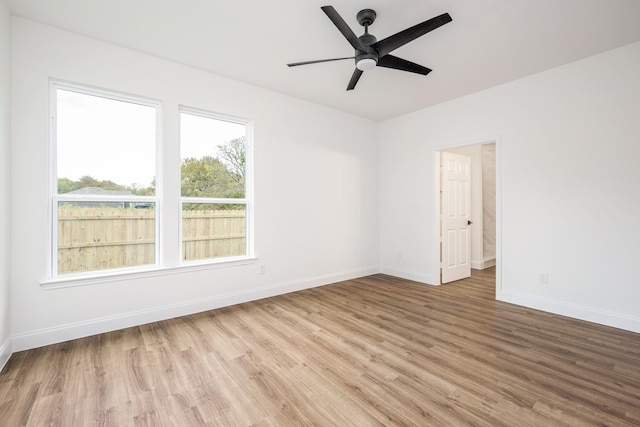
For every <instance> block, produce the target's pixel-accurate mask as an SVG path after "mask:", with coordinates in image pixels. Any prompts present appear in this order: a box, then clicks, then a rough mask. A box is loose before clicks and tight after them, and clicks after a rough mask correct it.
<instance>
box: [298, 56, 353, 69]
mask: <svg viewBox="0 0 640 427" xmlns="http://www.w3.org/2000/svg"><path fill="white" fill-rule="evenodd" d="M354 58H355V56H347V57H344V58H331V59H317V60H315V61H303V62H292V63H291V64H287V66H289V67H297V66H298V65H307V64H318V63H320V62H331V61H342V60H343V59H354Z"/></svg>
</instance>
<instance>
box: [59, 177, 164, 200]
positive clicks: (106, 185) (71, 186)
mask: <svg viewBox="0 0 640 427" xmlns="http://www.w3.org/2000/svg"><path fill="white" fill-rule="evenodd" d="M155 186H156V182H155V180H153V182H152V183H151V185H150V186H148V187H146V188H141V187H134V186H127V185H120V184H116V183H115V182H113V181H109V180H103V181H100V180H97V179H95V178H92V177H91V176H89V175H85V176H83V177H80V179H78V180H77V181H72V180H70V179H69V178H58V194H64V193H69V192H70V191H76V190H80V189H81V188H87V187H97V188H102V189H103V190H112V191H130V192H131V194H134V195H136V196H151V195H153V194H154V193H155Z"/></svg>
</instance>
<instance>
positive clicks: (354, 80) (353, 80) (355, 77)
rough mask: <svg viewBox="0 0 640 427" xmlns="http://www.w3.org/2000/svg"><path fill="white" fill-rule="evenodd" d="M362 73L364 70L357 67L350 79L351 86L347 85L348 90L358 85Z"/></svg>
mask: <svg viewBox="0 0 640 427" xmlns="http://www.w3.org/2000/svg"><path fill="white" fill-rule="evenodd" d="M361 75H362V71H360V70H358V69H357V68H356V69H355V71H354V72H353V75H352V76H351V80H349V86H347V90H353V89H354V88H355V87H356V84H357V83H358V80H360V76H361Z"/></svg>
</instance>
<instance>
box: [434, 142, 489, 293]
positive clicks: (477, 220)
mask: <svg viewBox="0 0 640 427" xmlns="http://www.w3.org/2000/svg"><path fill="white" fill-rule="evenodd" d="M498 145H499V144H498V141H497V138H491V139H486V140H483V141H481V142H476V143H472V144H469V145H464V146H458V147H452V148H442V149H440V150H437V151H436V152H435V158H436V180H435V181H436V191H435V198H436V200H435V203H434V206H435V218H436V224H435V235H436V242H435V251H434V253H435V254H436V255H435V257H436V259H435V260H434V267H435V268H434V270H435V271H436V272H439V274H435V275H434V276H436V278H438V279H439V282H438V283H437V284H443V283H448V282H449V281H453V280H458V279H460V278H462V277H459V274H460V272H461V271H462V272H463V273H462V274H464V269H465V266H464V265H462V266H458V265H456V263H458V262H460V263H462V264H464V263H465V262H466V263H468V265H467V271H468V276H470V274H471V269H473V270H475V271H481V270H484V269H487V268H490V267H493V266H496V265H497V264H498V262H499V256H498V254H499V243H500V242H499V238H498V235H499V212H498V195H499V191H498V187H499V183H498V179H497V176H498V167H499V165H498V161H497V155H496V153H497V149H498ZM452 157H453V158H462V159H464V158H468V159H469V164H470V165H471V167H470V171H469V187H468V191H467V192H468V195H467V197H469V202H468V206H466V209H467V210H468V212H467V213H466V219H465V220H464V221H458V225H457V227H458V229H452V228H451V223H452V222H451V221H449V220H448V219H449V218H452V217H455V215H450V214H451V212H450V209H452V206H453V209H457V206H458V205H460V206H462V207H463V208H465V206H464V201H462V202H460V201H457V203H458V204H456V203H451V194H449V195H447V194H446V193H447V192H451V189H452V188H455V187H456V186H458V187H464V185H465V184H464V183H463V182H461V183H455V182H452V179H451V173H450V171H449V172H447V171H446V169H447V168H449V169H450V167H449V166H448V165H450V164H451V162H450V159H451V158H452ZM445 158H446V159H447V160H443V159H445ZM458 164H462V165H464V162H458ZM458 175H459V174H458ZM443 193H444V199H445V200H444V201H443ZM454 193H455V195H454V197H461V195H464V193H465V191H458V192H455V191H454ZM463 210H464V209H463ZM459 216H463V215H459ZM450 239H458V240H457V241H454V242H453V244H452V243H451V242H450V241H449V240H450ZM465 239H466V240H465ZM461 250H465V251H467V252H466V253H460V252H456V251H461ZM452 257H454V258H455V259H451V258H452ZM450 271H456V272H457V273H456V274H458V276H456V274H453V275H451V274H449V273H450ZM468 276H466V277H468ZM499 277H500V273H499V268H496V292H497V291H498V282H499Z"/></svg>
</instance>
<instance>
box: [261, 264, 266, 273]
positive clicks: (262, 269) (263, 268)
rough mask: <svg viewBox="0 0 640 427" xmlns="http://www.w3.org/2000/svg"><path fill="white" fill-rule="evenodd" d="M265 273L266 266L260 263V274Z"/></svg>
mask: <svg viewBox="0 0 640 427" xmlns="http://www.w3.org/2000/svg"><path fill="white" fill-rule="evenodd" d="M266 273H267V266H266V265H264V264H262V265H260V274H266Z"/></svg>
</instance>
